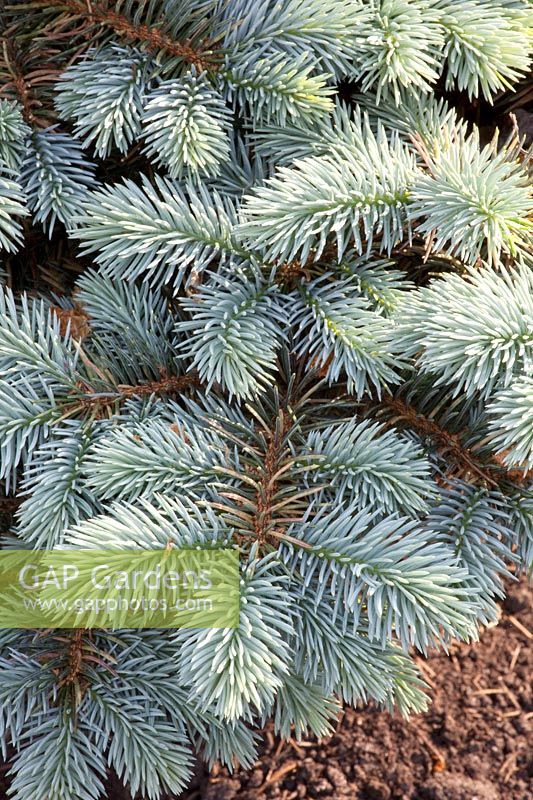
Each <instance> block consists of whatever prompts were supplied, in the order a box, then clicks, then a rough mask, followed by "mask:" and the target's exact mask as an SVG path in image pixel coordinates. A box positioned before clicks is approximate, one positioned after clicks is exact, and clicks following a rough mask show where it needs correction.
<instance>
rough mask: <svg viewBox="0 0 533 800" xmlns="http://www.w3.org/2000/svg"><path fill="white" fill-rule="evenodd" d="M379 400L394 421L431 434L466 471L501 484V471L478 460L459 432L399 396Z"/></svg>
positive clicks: (488, 481)
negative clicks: (444, 425) (425, 414)
mask: <svg viewBox="0 0 533 800" xmlns="http://www.w3.org/2000/svg"><path fill="white" fill-rule="evenodd" d="M377 402H378V405H380V406H382V407H384V408H386V409H387V410H388V411H390V412H392V414H393V419H392V420H391V421H392V422H394V421H397V420H401V421H403V422H405V423H406V424H407V425H408V427H409V428H411V429H412V430H415V431H417V433H420V434H422V435H423V436H429V437H430V438H431V439H433V441H434V442H436V443H437V444H438V445H439V446H440V447H441V450H442V451H443V452H446V453H448V454H450V455H451V456H452V458H453V459H455V461H456V462H457V463H459V464H460V465H461V466H462V467H463V468H464V469H465V471H467V472H468V471H469V472H473V473H474V474H475V475H477V476H478V477H479V478H481V479H482V480H483V481H484V482H485V483H488V484H489V485H491V486H494V487H498V486H499V480H498V477H499V473H497V472H496V470H494V469H492V468H491V467H490V466H487V465H485V464H481V463H480V462H479V461H477V460H476V459H475V457H474V456H473V455H472V453H471V452H470V450H469V449H468V448H466V447H464V445H463V444H462V442H461V439H460V437H459V436H458V434H456V433H450V431H448V430H446V428H443V427H442V426H441V425H439V424H438V423H437V422H435V421H434V420H432V419H428V417H426V416H424V414H422V413H421V412H420V411H418V409H417V408H415V407H414V406H412V405H410V404H409V403H407V402H406V401H405V400H401V399H400V398H398V397H393V396H392V395H384V396H383V397H382V398H381V400H379V401H377Z"/></svg>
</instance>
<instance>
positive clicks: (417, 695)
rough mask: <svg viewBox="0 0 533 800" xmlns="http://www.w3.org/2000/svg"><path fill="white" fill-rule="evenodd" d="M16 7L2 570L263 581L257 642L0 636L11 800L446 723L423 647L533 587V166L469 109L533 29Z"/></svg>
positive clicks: (3, 186) (450, 8) (4, 214)
mask: <svg viewBox="0 0 533 800" xmlns="http://www.w3.org/2000/svg"><path fill="white" fill-rule="evenodd" d="M2 13H3V19H2V25H3V28H4V36H5V40H4V48H3V55H2V58H1V63H0V75H1V81H2V97H3V99H2V100H0V246H1V248H2V253H1V256H2V259H3V269H2V271H1V272H0V276H1V277H0V280H1V281H2V283H3V286H1V287H0V290H1V293H0V453H1V464H0V477H1V479H2V481H3V489H4V494H5V496H6V497H8V496H10V495H12V496H13V497H14V498H16V504H17V510H16V513H15V516H14V522H13V525H12V527H11V529H10V530H9V531H4V535H3V540H2V547H4V548H16V549H23V548H30V549H31V548H38V549H53V548H64V547H75V548H83V549H90V548H96V549H108V548H117V549H128V548H131V547H132V546H133V547H137V548H142V549H150V548H154V547H165V546H166V545H168V543H169V540H168V537H169V531H171V543H172V544H174V545H176V546H189V547H191V546H192V547H199V548H204V547H205V548H212V547H222V546H224V547H235V548H238V549H239V554H240V563H241V608H240V624H239V627H238V628H235V629H227V630H219V629H214V630H203V629H198V630H176V631H161V630H150V629H143V630H117V631H105V630H92V631H89V630H78V631H67V632H65V631H46V632H37V633H36V632H34V631H18V630H9V631H2V632H1V633H0V742H1V745H2V750H3V755H4V758H6V759H9V760H10V761H11V763H12V766H11V772H10V776H11V793H12V797H13V798H14V800H43V798H47V800H96V798H98V797H101V796H103V793H104V782H105V776H106V771H107V770H108V769H113V770H114V771H115V772H116V773H117V775H118V776H119V778H120V779H121V780H122V781H123V782H124V785H125V786H127V787H128V788H129V791H130V793H131V795H132V797H133V796H139V797H146V798H150V800H157V798H160V797H162V796H164V795H165V793H174V794H178V793H179V792H180V791H182V790H183V789H184V787H186V786H187V783H188V781H189V778H190V775H191V770H192V766H193V763H194V758H195V757H196V755H199V756H200V757H202V758H203V759H205V760H206V762H207V763H208V764H213V763H215V762H216V761H220V762H222V763H223V764H226V765H227V766H228V767H229V768H230V769H232V768H233V767H234V766H235V764H236V763H240V764H242V765H244V766H245V767H248V766H250V765H251V764H253V762H254V759H255V754H256V748H257V744H258V734H257V733H256V729H258V728H260V727H261V726H262V725H263V724H264V723H265V721H266V720H267V719H271V720H273V725H274V728H275V730H276V731H277V732H278V733H279V734H280V735H281V736H282V737H289V736H296V737H297V738H298V737H301V736H303V735H307V734H309V733H311V734H316V735H317V736H325V735H327V734H328V733H329V732H330V731H332V730H333V725H334V721H335V718H336V716H337V714H338V712H339V708H340V706H341V705H342V703H349V704H358V703H366V702H368V701H375V702H376V703H378V704H380V705H382V706H384V707H386V708H388V709H394V708H396V709H399V710H400V711H401V713H403V714H409V713H410V712H412V711H420V710H423V709H425V708H426V706H427V702H428V700H427V695H426V691H425V689H426V687H425V685H424V682H423V680H422V679H421V676H420V675H419V673H418V670H417V667H416V665H415V661H414V660H413V656H412V653H413V651H414V650H419V651H421V652H422V653H426V652H427V651H428V649H429V648H431V647H435V646H446V644H447V643H448V642H450V640H451V639H452V638H459V639H463V640H470V639H475V638H476V635H477V631H478V628H479V625H482V624H486V623H488V622H490V621H493V620H494V619H495V618H496V616H497V606H496V601H497V600H498V598H500V597H501V596H502V594H503V583H502V579H503V578H504V577H505V576H509V574H510V573H509V570H512V571H513V573H515V574H516V573H517V572H518V571H519V570H525V571H528V570H531V569H532V564H533V562H532V558H533V257H532V255H531V243H532V239H531V233H532V218H533V217H532V215H533V199H532V194H531V189H530V186H531V183H530V159H529V154H528V153H527V152H526V150H525V148H524V146H523V144H522V142H521V141H520V139H519V136H518V134H517V133H516V131H515V132H514V134H512V135H511V136H510V137H509V138H508V139H507V140H505V138H504V137H502V136H501V135H500V136H499V137H497V136H495V137H492V134H489V135H488V136H487V131H486V129H483V130H480V129H479V128H478V127H477V126H476V124H475V123H474V122H473V121H472V117H473V114H472V113H469V112H471V111H472V108H473V107H474V106H473V105H472V104H474V103H476V104H477V106H476V107H477V108H480V107H483V108H488V107H489V106H490V104H491V103H493V102H495V101H497V102H499V103H500V104H501V102H502V98H504V99H505V97H506V95H505V94H504V93H505V92H511V91H513V89H514V88H516V87H517V86H519V84H520V82H521V81H523V80H524V78H525V77H526V76H527V73H528V70H529V68H530V63H531V61H530V56H531V49H532V44H533V13H532V10H531V5H530V3H529V2H528V1H527V0H464V2H460V3H458V2H451V1H450V2H448V0H186V2H185V0H161V2H157V3H155V2H151V1H150V0H95V2H91V3H85V2H82V0H63V1H62V2H54V0H46V2H45V0H28V2H25V3H13V4H11V5H8V6H7V8H6V9H5V11H4V12H2ZM465 110H466V112H467V113H466V115H465V113H464V112H465ZM33 237H37V239H35V238H33ZM35 241H38V242H40V243H41V245H40V246H39V247H36V245H35ZM73 276H74V277H73ZM73 284H75V285H73ZM23 289H28V291H27V292H26V291H22V290H23Z"/></svg>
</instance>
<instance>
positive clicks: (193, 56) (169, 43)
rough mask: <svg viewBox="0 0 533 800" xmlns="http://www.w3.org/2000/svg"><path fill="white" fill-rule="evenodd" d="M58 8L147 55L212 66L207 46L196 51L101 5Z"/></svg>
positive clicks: (83, 2) (74, 1)
mask: <svg viewBox="0 0 533 800" xmlns="http://www.w3.org/2000/svg"><path fill="white" fill-rule="evenodd" d="M35 2H36V3H37V4H38V5H41V6H45V7H48V8H49V7H50V5H51V4H50V2H49V0H35ZM57 5H58V7H59V6H60V7H61V8H63V9H65V11H68V12H70V13H71V14H72V15H73V17H81V18H82V19H84V20H86V21H87V22H88V23H89V24H96V25H102V26H105V27H107V28H111V29H112V30H113V31H114V32H115V33H117V34H118V35H119V36H122V37H123V38H124V39H126V40H127V41H129V42H136V43H142V44H144V46H145V47H146V49H147V50H149V51H151V52H160V51H164V52H165V53H166V54H167V55H169V56H174V57H177V58H182V59H183V60H184V61H186V62H188V63H189V64H193V65H194V66H195V67H197V69H198V70H200V71H202V70H204V69H208V68H209V69H213V68H214V67H215V64H214V61H213V58H212V55H211V53H210V51H209V49H208V45H207V43H204V44H203V46H202V47H201V48H199V49H196V48H195V47H193V45H192V43H191V41H189V40H187V39H186V40H184V41H181V42H178V41H175V40H174V39H173V38H172V37H171V36H169V35H168V34H166V33H164V32H163V31H162V30H160V29H159V28H157V27H154V26H150V25H144V24H135V23H133V22H131V20H129V19H128V18H127V17H126V16H124V15H122V14H119V13H117V12H116V11H112V10H111V9H109V8H106V7H105V4H102V3H94V2H90V1H89V0H62V2H61V3H60V4H57Z"/></svg>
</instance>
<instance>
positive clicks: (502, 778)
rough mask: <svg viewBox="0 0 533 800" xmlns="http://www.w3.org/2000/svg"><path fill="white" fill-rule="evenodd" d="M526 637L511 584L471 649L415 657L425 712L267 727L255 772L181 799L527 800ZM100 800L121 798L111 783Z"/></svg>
mask: <svg viewBox="0 0 533 800" xmlns="http://www.w3.org/2000/svg"><path fill="white" fill-rule="evenodd" d="M532 632H533V610H532V606H531V589H530V588H529V587H528V586H527V584H526V583H525V582H522V583H520V584H514V585H513V586H511V587H509V593H508V596H507V598H506V600H505V602H504V604H503V607H502V618H501V622H500V624H499V625H498V626H497V627H494V628H490V629H488V630H484V631H483V633H482V636H481V641H480V642H478V643H477V644H474V645H456V646H453V647H452V649H451V653H450V656H446V655H445V654H436V655H432V656H431V657H430V658H429V659H428V660H427V661H425V660H423V659H420V660H419V665H420V667H421V669H422V671H423V674H424V676H425V678H426V681H427V682H428V684H429V685H430V691H431V696H432V700H433V702H432V705H431V707H430V710H429V711H428V712H427V713H426V714H418V715H416V716H413V717H411V719H410V720H409V721H405V720H403V719H401V718H399V717H396V716H395V717H393V716H391V715H389V714H388V713H386V712H383V711H378V710H377V709H374V708H366V709H362V710H358V711H354V710H352V709H347V710H346V712H345V714H344V715H343V717H342V719H341V720H340V721H339V724H338V727H337V731H336V733H335V735H334V736H333V737H332V738H330V739H329V740H327V741H323V742H317V741H316V740H309V741H303V742H299V743H297V742H293V741H291V742H280V741H279V740H278V739H277V738H276V737H274V735H273V734H272V732H271V731H270V730H269V729H267V730H266V731H265V745H264V748H263V751H262V753H261V756H260V758H259V760H258V761H257V763H256V765H255V767H254V769H252V770H251V771H249V772H247V771H245V770H242V771H241V770H239V771H237V773H235V774H234V775H233V776H231V775H229V773H228V772H227V771H226V770H225V769H220V768H219V769H217V768H215V769H214V770H213V771H212V772H211V774H207V773H206V774H203V775H198V777H197V780H196V781H195V784H196V785H195V786H193V787H191V789H190V790H189V791H188V792H186V793H185V794H183V795H181V798H182V800H299V799H302V800H304V799H305V800H307V799H309V800H315V799H316V800H532V798H533V748H532V747H531V745H532V744H533V739H532V738H531V729H530V722H531V719H532V718H533V711H532V691H531V675H532V669H531V667H532V660H533V652H532V647H531V645H532V643H533V642H532V640H533V633H532ZM3 771H4V770H2V769H1V768H0V772H3ZM0 800H7V795H6V794H5V790H4V791H3V790H2V783H1V780H0ZM107 800H129V794H127V793H125V792H124V791H123V790H122V789H121V788H120V784H119V782H118V781H117V780H116V779H112V778H111V779H110V781H109V784H108V793H107ZM165 800H172V798H170V797H168V798H165Z"/></svg>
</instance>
